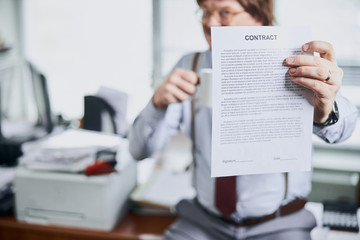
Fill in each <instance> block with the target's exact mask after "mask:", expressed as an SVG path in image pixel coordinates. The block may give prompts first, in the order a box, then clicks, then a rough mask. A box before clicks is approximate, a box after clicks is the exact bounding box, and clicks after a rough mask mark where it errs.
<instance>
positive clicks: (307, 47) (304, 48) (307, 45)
mask: <svg viewBox="0 0 360 240" xmlns="http://www.w3.org/2000/svg"><path fill="white" fill-rule="evenodd" d="M309 48H310V46H309V44H304V46H303V50H304V51H305V52H307V51H308V50H309Z"/></svg>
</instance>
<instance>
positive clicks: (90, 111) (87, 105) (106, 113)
mask: <svg viewBox="0 0 360 240" xmlns="http://www.w3.org/2000/svg"><path fill="white" fill-rule="evenodd" d="M104 117H107V118H109V121H107V122H110V126H105V124H106V123H107V122H104V121H103V120H104ZM83 128H84V129H87V130H93V131H99V132H104V131H106V130H107V129H110V132H111V133H117V129H116V123H115V110H114V109H113V107H112V106H110V104H109V103H108V102H106V101H105V100H104V99H102V98H100V97H97V96H85V97H84V117H83Z"/></svg>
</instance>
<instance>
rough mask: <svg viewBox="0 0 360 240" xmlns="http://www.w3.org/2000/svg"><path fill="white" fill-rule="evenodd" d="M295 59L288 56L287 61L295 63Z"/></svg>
mask: <svg viewBox="0 0 360 240" xmlns="http://www.w3.org/2000/svg"><path fill="white" fill-rule="evenodd" d="M294 61H295V59H294V58H293V57H288V58H287V59H286V62H287V63H293V62H294Z"/></svg>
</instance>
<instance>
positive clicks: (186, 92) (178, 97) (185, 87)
mask: <svg viewBox="0 0 360 240" xmlns="http://www.w3.org/2000/svg"><path fill="white" fill-rule="evenodd" d="M197 83H198V76H197V75H196V73H195V72H193V71H188V70H184V69H180V68H178V69H175V70H174V71H173V72H172V73H171V74H170V76H169V77H168V78H167V79H166V80H165V81H164V82H163V83H162V84H161V85H160V86H159V87H158V88H157V89H156V90H155V93H154V96H153V98H152V101H153V103H154V106H155V107H156V108H158V109H163V108H166V107H167V106H168V105H169V104H171V103H177V102H182V101H184V100H186V99H188V98H189V97H190V96H192V95H193V94H194V93H195V91H196V84H197Z"/></svg>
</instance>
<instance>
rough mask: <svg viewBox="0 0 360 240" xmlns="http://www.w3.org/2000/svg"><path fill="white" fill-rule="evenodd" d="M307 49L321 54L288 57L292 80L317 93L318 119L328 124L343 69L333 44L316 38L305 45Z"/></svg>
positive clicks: (307, 51) (316, 119) (316, 107)
mask: <svg viewBox="0 0 360 240" xmlns="http://www.w3.org/2000/svg"><path fill="white" fill-rule="evenodd" d="M302 50H303V52H306V53H314V52H318V53H319V54H320V57H314V56H309V55H299V56H292V57H288V58H286V59H285V63H286V64H287V65H288V66H290V67H291V68H290V69H289V71H288V72H289V75H290V79H291V81H293V82H295V83H297V84H300V85H302V86H304V87H306V88H309V89H311V90H312V91H313V93H314V122H315V123H318V124H321V123H324V122H325V121H326V120H327V118H328V116H329V114H330V113H331V111H332V107H333V104H334V101H335V97H336V94H337V92H338V91H339V89H340V86H341V81H342V78H343V71H342V70H341V68H339V67H338V65H337V63H336V59H335V53H334V49H333V47H332V45H331V44H330V43H327V42H321V41H312V42H309V43H306V44H304V45H303V46H302Z"/></svg>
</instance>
